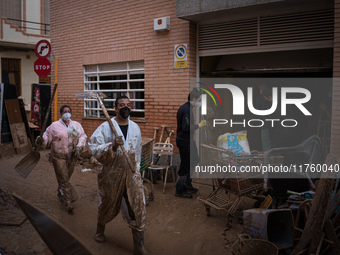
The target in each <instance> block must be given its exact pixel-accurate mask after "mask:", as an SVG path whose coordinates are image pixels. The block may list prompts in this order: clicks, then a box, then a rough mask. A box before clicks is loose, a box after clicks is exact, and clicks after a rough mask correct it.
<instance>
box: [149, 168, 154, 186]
mask: <svg viewBox="0 0 340 255" xmlns="http://www.w3.org/2000/svg"><path fill="white" fill-rule="evenodd" d="M149 171H150V173H149V174H150V180H151V183H153V170H151V169H149Z"/></svg>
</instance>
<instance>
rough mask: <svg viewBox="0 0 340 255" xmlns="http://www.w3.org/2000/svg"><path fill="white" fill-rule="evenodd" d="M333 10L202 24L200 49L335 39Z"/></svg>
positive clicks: (199, 40) (199, 39) (200, 28)
mask: <svg viewBox="0 0 340 255" xmlns="http://www.w3.org/2000/svg"><path fill="white" fill-rule="evenodd" d="M333 29H334V13H333V10H331V9H330V10H319V11H313V12H303V13H295V14H286V15H279V16H271V17H257V18H254V19H248V20H241V21H234V22H227V23H220V24H212V25H201V26H199V31H198V50H199V51H202V50H214V49H223V48H234V47H246V46H263V45H272V44H286V43H301V42H312V41H323V40H333Z"/></svg>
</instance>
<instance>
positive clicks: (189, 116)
mask: <svg viewBox="0 0 340 255" xmlns="http://www.w3.org/2000/svg"><path fill="white" fill-rule="evenodd" d="M201 99H202V96H201V92H200V91H199V90H198V89H197V88H194V89H193V90H192V91H191V92H190V93H189V95H188V102H186V103H185V104H183V105H182V106H181V107H180V108H179V109H178V112H177V136H176V144H177V147H178V149H179V153H180V158H181V164H180V167H179V171H178V180H177V183H176V192H175V196H177V197H183V198H192V194H194V193H196V192H197V191H198V189H196V188H194V187H193V186H192V184H191V182H192V180H191V178H190V169H191V168H194V167H195V166H196V165H197V163H198V161H199V159H198V150H197V146H196V143H195V141H194V131H195V130H197V129H198V128H201V127H204V126H205V125H206V121H205V120H202V121H201V122H200V123H199V124H194V115H193V107H195V108H199V107H200V106H201ZM190 193H192V194H190Z"/></svg>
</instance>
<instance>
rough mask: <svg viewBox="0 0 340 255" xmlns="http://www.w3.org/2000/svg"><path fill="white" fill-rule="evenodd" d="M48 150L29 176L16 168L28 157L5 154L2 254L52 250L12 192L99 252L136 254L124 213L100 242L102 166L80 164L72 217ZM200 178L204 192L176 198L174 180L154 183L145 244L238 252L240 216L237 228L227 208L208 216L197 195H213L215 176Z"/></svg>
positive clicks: (153, 250)
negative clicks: (228, 223)
mask: <svg viewBox="0 0 340 255" xmlns="http://www.w3.org/2000/svg"><path fill="white" fill-rule="evenodd" d="M48 152H49V150H44V151H41V159H40V161H39V163H38V165H37V166H36V167H35V169H34V170H33V171H32V172H31V173H30V175H29V176H28V177H27V178H26V179H23V178H22V177H21V176H20V175H19V174H18V173H17V172H16V171H15V170H14V166H15V165H16V164H17V163H18V162H19V161H20V160H21V158H23V157H24V155H13V156H8V157H5V158H0V166H1V167H0V168H1V170H0V190H1V191H0V192H1V193H0V195H1V194H2V196H1V200H0V216H1V219H2V223H1V225H0V254H13V255H19V254H20V255H23V254H25V255H30V254H37V255H43V254H47V255H48V254H52V253H51V252H50V251H49V249H48V248H47V246H46V244H45V243H44V242H43V241H42V239H41V238H40V236H39V235H38V233H37V232H36V231H35V229H34V228H33V226H32V225H31V223H30V222H29V221H28V220H24V219H25V216H24V215H23V214H22V212H21V210H20V209H18V208H16V205H15V204H14V203H12V202H11V200H10V199H8V196H6V195H5V194H8V193H10V194H12V193H15V194H17V195H19V196H21V197H22V198H24V199H26V200H27V201H28V202H30V203H31V204H32V205H34V206H36V207H38V208H39V209H41V210H42V211H43V212H44V213H46V214H47V215H49V216H51V217H52V218H53V219H55V220H57V221H58V222H60V224H61V225H63V226H66V227H67V228H68V229H69V230H70V231H71V232H72V233H73V234H75V235H76V236H77V238H78V239H79V240H80V241H82V242H83V243H85V244H86V246H87V247H88V248H89V250H90V251H91V252H92V253H93V254H103V255H105V254H122V255H124V254H132V252H133V242H132V232H131V229H130V228H129V227H128V225H127V224H126V223H125V221H124V220H123V218H122V217H121V215H120V214H119V215H118V216H117V217H116V218H115V219H114V220H113V221H112V222H110V223H109V224H108V225H107V227H106V230H105V235H106V238H107V241H106V242H105V243H103V244H100V243H97V242H96V241H95V240H94V237H95V231H96V224H97V219H96V217H97V205H98V197H97V173H98V170H99V169H98V168H96V169H92V170H91V171H86V172H82V171H81V170H82V169H84V168H86V165H84V166H82V165H79V164H78V165H77V166H76V168H75V171H74V173H73V176H72V177H71V183H72V185H73V187H74V188H75V190H76V192H77V194H78V200H77V201H76V202H75V203H74V207H75V209H74V214H73V215H69V214H68V213H67V212H66V210H65V207H64V206H63V205H62V204H61V203H60V202H59V200H58V199H57V180H56V177H55V174H54V170H53V167H52V164H51V163H49V161H48ZM194 181H196V183H194V186H196V187H197V188H198V189H199V192H198V194H195V195H194V198H193V199H183V198H177V197H175V196H174V191H175V189H174V186H173V185H174V184H173V182H172V181H171V179H170V180H169V182H168V183H167V185H166V190H165V194H163V193H162V189H163V185H162V183H161V181H160V180H158V182H157V184H154V188H155V199H154V201H151V202H150V203H149V205H148V206H147V207H146V210H147V228H148V229H147V231H146V232H145V246H146V248H147V250H148V251H149V252H150V254H165V255H167V254H169V255H170V254H178V255H182V254H227V255H228V254H232V253H231V245H232V243H233V242H234V241H235V240H236V239H237V235H238V234H240V233H242V231H243V226H242V225H240V224H239V223H238V220H237V218H234V219H233V225H232V228H231V229H229V230H226V223H225V221H226V214H225V212H223V211H219V210H215V209H211V216H209V217H207V215H206V211H205V207H204V205H203V204H202V203H201V202H200V201H198V199H197V197H198V196H202V197H204V198H206V197H207V196H208V195H209V194H210V192H211V191H212V187H211V186H209V185H206V184H211V180H197V179H196V180H194ZM197 181H199V182H200V183H197ZM146 187H147V188H149V187H148V186H147V185H146ZM253 203H254V201H253V200H251V199H248V198H247V199H246V200H245V202H244V203H242V204H241V205H240V208H242V207H243V209H248V208H251V207H252V205H253ZM3 221H6V222H7V223H6V224H4V223H3Z"/></svg>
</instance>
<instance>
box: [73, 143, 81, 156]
mask: <svg viewBox="0 0 340 255" xmlns="http://www.w3.org/2000/svg"><path fill="white" fill-rule="evenodd" d="M81 152H82V149H81V148H80V147H78V146H77V147H76V148H74V150H73V153H74V156H75V157H76V158H79V156H80V154H81Z"/></svg>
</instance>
